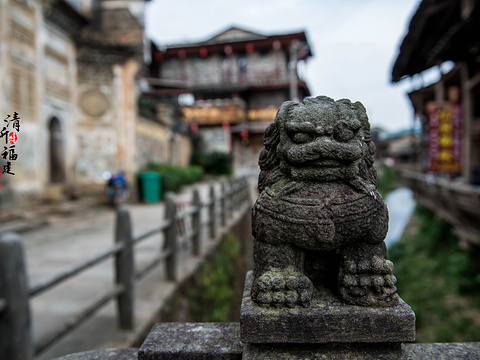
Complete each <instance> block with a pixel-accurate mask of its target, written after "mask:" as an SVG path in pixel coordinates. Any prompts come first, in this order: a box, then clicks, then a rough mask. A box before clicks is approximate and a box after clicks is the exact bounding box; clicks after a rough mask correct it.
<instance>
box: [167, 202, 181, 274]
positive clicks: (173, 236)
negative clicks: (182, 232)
mask: <svg viewBox="0 0 480 360" xmlns="http://www.w3.org/2000/svg"><path fill="white" fill-rule="evenodd" d="M165 219H166V220H168V221H169V224H168V228H167V229H166V230H165V246H164V247H165V249H166V250H167V251H168V252H169V254H168V256H167V258H166V262H165V266H166V271H167V279H168V280H170V281H177V278H178V264H177V258H178V253H177V252H178V251H177V247H178V245H177V207H176V206H175V195H174V194H167V196H166V199H165Z"/></svg>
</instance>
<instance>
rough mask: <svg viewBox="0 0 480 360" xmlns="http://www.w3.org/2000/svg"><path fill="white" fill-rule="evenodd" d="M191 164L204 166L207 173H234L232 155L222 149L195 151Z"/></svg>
mask: <svg viewBox="0 0 480 360" xmlns="http://www.w3.org/2000/svg"><path fill="white" fill-rule="evenodd" d="M191 164H192V165H198V166H201V167H203V169H205V172H206V173H207V174H212V175H231V174H232V173H233V158H232V156H231V155H229V154H227V153H224V152H220V151H212V152H209V153H195V154H193V155H192V160H191Z"/></svg>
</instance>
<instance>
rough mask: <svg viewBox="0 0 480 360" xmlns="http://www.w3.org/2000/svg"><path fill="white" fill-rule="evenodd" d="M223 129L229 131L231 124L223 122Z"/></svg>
mask: <svg viewBox="0 0 480 360" xmlns="http://www.w3.org/2000/svg"><path fill="white" fill-rule="evenodd" d="M222 129H223V131H228V130H230V124H229V123H223V124H222Z"/></svg>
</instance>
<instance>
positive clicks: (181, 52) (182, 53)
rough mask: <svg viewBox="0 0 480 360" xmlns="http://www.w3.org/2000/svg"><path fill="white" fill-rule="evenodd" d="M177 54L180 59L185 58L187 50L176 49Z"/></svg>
mask: <svg viewBox="0 0 480 360" xmlns="http://www.w3.org/2000/svg"><path fill="white" fill-rule="evenodd" d="M177 54H178V57H179V58H180V59H185V58H186V57H187V52H186V51H185V50H184V49H180V50H178V53H177Z"/></svg>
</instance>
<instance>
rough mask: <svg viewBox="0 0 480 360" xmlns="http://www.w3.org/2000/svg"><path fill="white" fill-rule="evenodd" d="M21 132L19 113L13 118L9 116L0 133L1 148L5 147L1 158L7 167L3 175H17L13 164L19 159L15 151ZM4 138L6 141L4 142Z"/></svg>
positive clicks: (4, 168)
mask: <svg viewBox="0 0 480 360" xmlns="http://www.w3.org/2000/svg"><path fill="white" fill-rule="evenodd" d="M19 132H20V117H19V116H18V113H16V112H14V113H13V117H12V116H11V115H7V117H6V118H5V119H4V120H3V128H2V130H1V132H0V146H3V150H2V152H1V156H2V158H3V159H4V160H6V163H5V165H3V167H2V172H1V174H2V175H3V174H9V175H15V173H14V172H13V169H12V162H13V161H15V160H17V158H18V154H17V153H16V151H15V143H16V142H17V140H18V136H17V133H19ZM3 138H5V139H4V140H3ZM0 181H1V180H0ZM0 185H1V182H0Z"/></svg>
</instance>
